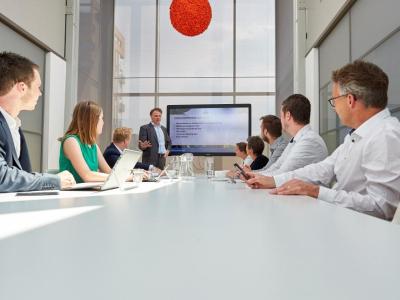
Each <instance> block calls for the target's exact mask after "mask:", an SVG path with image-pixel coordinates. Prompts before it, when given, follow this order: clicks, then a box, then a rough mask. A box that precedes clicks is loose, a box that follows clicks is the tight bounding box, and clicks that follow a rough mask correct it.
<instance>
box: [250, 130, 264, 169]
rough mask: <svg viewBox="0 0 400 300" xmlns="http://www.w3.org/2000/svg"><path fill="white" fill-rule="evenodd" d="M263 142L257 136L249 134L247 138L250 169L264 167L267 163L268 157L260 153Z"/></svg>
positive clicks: (262, 149) (262, 148)
mask: <svg viewBox="0 0 400 300" xmlns="http://www.w3.org/2000/svg"><path fill="white" fill-rule="evenodd" d="M264 146H265V145H264V142H263V140H262V139H261V138H260V137H259V136H251V137H249V138H248V139H247V154H248V155H249V156H250V157H251V158H252V159H253V162H252V163H251V165H250V169H251V170H253V171H255V170H259V169H262V168H264V166H265V165H266V164H267V163H268V158H267V157H266V156H264V155H263V154H262V153H263V151H264Z"/></svg>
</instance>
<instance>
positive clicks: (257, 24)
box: [236, 0, 275, 77]
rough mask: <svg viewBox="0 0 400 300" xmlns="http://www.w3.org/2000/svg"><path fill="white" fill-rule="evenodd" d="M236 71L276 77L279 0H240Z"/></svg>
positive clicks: (238, 0)
mask: <svg viewBox="0 0 400 300" xmlns="http://www.w3.org/2000/svg"><path fill="white" fill-rule="evenodd" d="M236 64H237V66H236V74H237V76H238V77H240V76H260V77H261V76H275V1H266V0H252V1H249V0H237V7H236Z"/></svg>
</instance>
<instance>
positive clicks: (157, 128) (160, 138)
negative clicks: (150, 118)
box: [151, 122, 167, 154]
mask: <svg viewBox="0 0 400 300" xmlns="http://www.w3.org/2000/svg"><path fill="white" fill-rule="evenodd" d="M151 124H153V126H154V130H155V131H156V135H157V141H158V154H164V153H165V152H166V151H167V150H166V149H165V137H164V132H163V131H162V129H161V125H156V124H154V123H153V122H151Z"/></svg>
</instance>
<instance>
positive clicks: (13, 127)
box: [0, 106, 21, 157]
mask: <svg viewBox="0 0 400 300" xmlns="http://www.w3.org/2000/svg"><path fill="white" fill-rule="evenodd" d="M0 112H1V113H2V114H3V116H4V119H6V122H7V125H8V128H9V129H10V133H11V137H12V140H13V143H14V148H15V152H16V153H17V156H18V157H20V156H21V136H20V134H19V128H20V127H21V120H20V119H19V118H18V117H16V118H15V119H14V118H13V117H12V116H11V115H10V114H9V113H8V112H6V111H5V110H4V108H2V107H1V106H0Z"/></svg>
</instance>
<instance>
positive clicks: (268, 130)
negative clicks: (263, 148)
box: [260, 115, 288, 170]
mask: <svg viewBox="0 0 400 300" xmlns="http://www.w3.org/2000/svg"><path fill="white" fill-rule="evenodd" d="M260 120H261V125H260V129H261V136H262V138H263V140H264V141H265V142H266V143H268V144H269V152H270V154H269V161H268V163H267V165H266V166H265V167H264V168H262V169H261V170H266V169H268V168H269V167H271V166H272V165H273V164H274V163H275V162H276V161H277V160H278V159H279V157H281V155H282V153H283V151H285V149H286V146H287V144H288V140H287V139H285V137H284V136H283V135H282V123H281V119H279V118H278V117H277V116H273V115H267V116H263V117H261V118H260Z"/></svg>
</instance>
